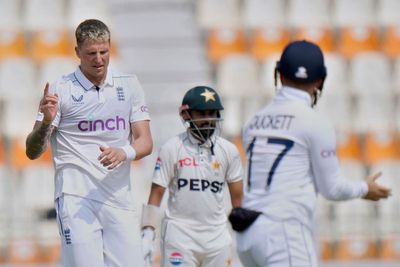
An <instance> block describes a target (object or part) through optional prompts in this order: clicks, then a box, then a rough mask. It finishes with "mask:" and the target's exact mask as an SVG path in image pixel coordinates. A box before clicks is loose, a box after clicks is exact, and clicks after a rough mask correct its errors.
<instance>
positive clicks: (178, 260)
mask: <svg viewBox="0 0 400 267" xmlns="http://www.w3.org/2000/svg"><path fill="white" fill-rule="evenodd" d="M169 262H170V263H171V264H172V265H174V266H179V265H181V264H182V263H183V256H182V254H181V253H180V252H177V251H175V252H172V253H171V255H170V256H169Z"/></svg>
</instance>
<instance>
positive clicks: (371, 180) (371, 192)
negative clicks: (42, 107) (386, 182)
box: [363, 172, 392, 201]
mask: <svg viewBox="0 0 400 267" xmlns="http://www.w3.org/2000/svg"><path fill="white" fill-rule="evenodd" d="M381 175H382V173H381V172H378V173H375V174H373V175H371V176H369V177H368V178H367V184H368V193H367V194H366V195H365V196H364V197H363V198H364V199H368V200H372V201H378V200H380V199H382V198H388V197H389V196H390V195H391V191H392V190H391V189H390V188H387V187H385V186H381V185H379V184H378V183H376V179H378V177H380V176H381Z"/></svg>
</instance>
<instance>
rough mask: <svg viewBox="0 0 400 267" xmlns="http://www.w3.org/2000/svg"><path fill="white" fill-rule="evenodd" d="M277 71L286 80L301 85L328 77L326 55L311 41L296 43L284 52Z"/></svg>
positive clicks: (292, 43) (289, 45) (291, 44)
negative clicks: (325, 62)
mask: <svg viewBox="0 0 400 267" xmlns="http://www.w3.org/2000/svg"><path fill="white" fill-rule="evenodd" d="M276 69H277V71H279V73H280V74H281V75H283V76H285V77H286V78H288V79H290V80H292V81H295V82H300V83H308V82H314V81H317V80H319V79H324V78H325V77H326V67H325V64H324V55H323V54H322V51H321V49H320V48H319V46H318V45H316V44H314V43H312V42H309V41H305V40H303V41H294V42H291V43H289V44H288V45H287V46H286V48H285V49H284V50H283V53H282V55H281V58H280V60H279V61H278V62H277V64H276Z"/></svg>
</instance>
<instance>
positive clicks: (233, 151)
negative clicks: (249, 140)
mask: <svg viewBox="0 0 400 267" xmlns="http://www.w3.org/2000/svg"><path fill="white" fill-rule="evenodd" d="M228 157H229V164H228V169H227V172H226V180H227V182H228V183H234V182H237V181H240V180H242V179H243V178H242V177H243V168H242V161H241V159H240V154H239V151H238V149H237V148H236V147H235V146H234V145H233V144H230V146H229V151H228Z"/></svg>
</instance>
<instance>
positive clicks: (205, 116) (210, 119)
mask: <svg viewBox="0 0 400 267" xmlns="http://www.w3.org/2000/svg"><path fill="white" fill-rule="evenodd" d="M190 115H191V117H192V121H193V123H194V124H195V125H196V126H197V127H198V128H199V129H202V128H209V127H212V128H215V124H216V119H217V118H218V111H217V110H193V111H192V112H191V114H190Z"/></svg>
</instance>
